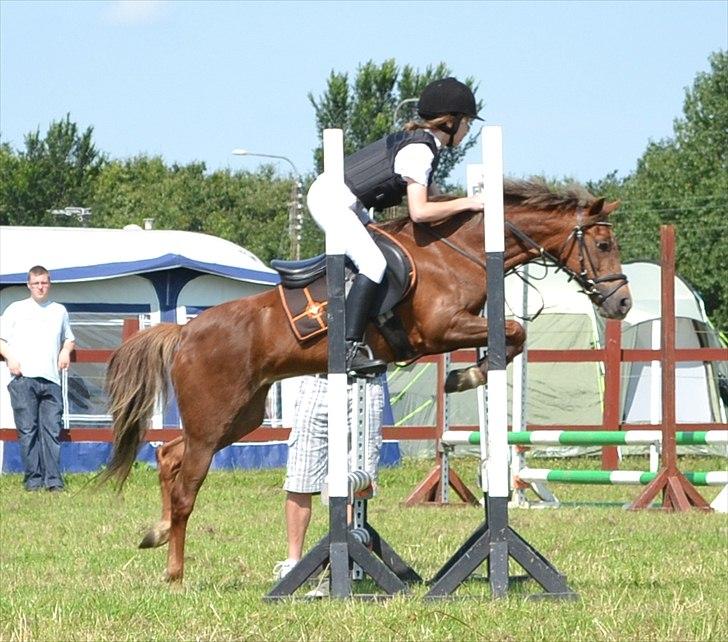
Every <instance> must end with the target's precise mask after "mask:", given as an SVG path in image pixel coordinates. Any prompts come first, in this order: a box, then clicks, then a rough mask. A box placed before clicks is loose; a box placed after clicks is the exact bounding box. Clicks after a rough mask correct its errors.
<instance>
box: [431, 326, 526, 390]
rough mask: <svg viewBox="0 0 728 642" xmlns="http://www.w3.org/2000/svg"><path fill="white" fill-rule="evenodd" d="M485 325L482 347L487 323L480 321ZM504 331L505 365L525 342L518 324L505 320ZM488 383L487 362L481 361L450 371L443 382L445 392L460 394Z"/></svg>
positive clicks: (523, 333) (524, 333)
mask: <svg viewBox="0 0 728 642" xmlns="http://www.w3.org/2000/svg"><path fill="white" fill-rule="evenodd" d="M482 321H483V322H484V324H485V340H484V342H483V345H485V344H487V336H488V322H487V320H485V319H482ZM505 330H506V363H510V362H511V361H513V359H514V358H515V357H516V356H518V355H519V354H520V353H521V352H522V351H523V344H524V343H525V341H526V331H525V329H524V327H523V326H522V325H521V324H520V323H519V322H518V321H513V320H507V321H506V324H505ZM487 381H488V360H487V359H481V360H480V361H479V362H478V364H477V365H474V366H470V367H468V368H462V369H460V370H452V371H450V373H449V374H448V375H447V379H446V380H445V392H447V393H450V392H462V391H463V390H471V389H473V388H477V387H478V386H482V385H484V384H485V383H486V382H487Z"/></svg>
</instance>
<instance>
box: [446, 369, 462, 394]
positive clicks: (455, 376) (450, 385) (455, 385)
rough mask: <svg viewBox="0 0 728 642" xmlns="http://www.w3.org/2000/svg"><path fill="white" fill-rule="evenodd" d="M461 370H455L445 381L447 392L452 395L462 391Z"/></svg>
mask: <svg viewBox="0 0 728 642" xmlns="http://www.w3.org/2000/svg"><path fill="white" fill-rule="evenodd" d="M461 372H462V371H461V370H453V371H452V372H449V373H448V375H447V377H446V379H445V392H446V393H447V394H450V393H451V392H458V391H459V390H460V388H459V386H460V373H461Z"/></svg>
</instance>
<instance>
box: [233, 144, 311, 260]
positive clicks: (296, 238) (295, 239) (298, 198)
mask: <svg viewBox="0 0 728 642" xmlns="http://www.w3.org/2000/svg"><path fill="white" fill-rule="evenodd" d="M233 154H234V155H235V156H259V157H262V158H275V159H277V160H282V161H286V162H287V163H288V164H289V165H290V166H291V169H293V175H294V180H293V193H292V195H291V204H290V207H289V209H288V235H289V238H290V239H291V258H292V259H295V260H298V259H300V258H301V229H302V227H303V182H302V181H301V175H300V174H299V173H298V170H297V169H296V166H295V165H294V164H293V161H292V160H291V159H290V158H288V157H287V156H279V155H278V154H259V153H257V152H249V151H248V150H247V149H234V150H233Z"/></svg>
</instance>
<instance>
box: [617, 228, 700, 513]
mask: <svg viewBox="0 0 728 642" xmlns="http://www.w3.org/2000/svg"><path fill="white" fill-rule="evenodd" d="M660 244H661V248H662V256H661V259H660V267H661V271H660V274H661V292H662V302H661V310H660V313H661V317H662V318H661V321H660V331H661V340H660V342H661V345H660V354H661V361H662V455H661V458H660V469H659V471H658V472H657V476H656V477H655V479H654V480H653V481H652V482H651V483H650V484H648V485H647V487H646V488H645V489H644V490H643V491H642V493H641V494H640V495H639V497H637V499H635V500H634V502H632V505H631V506H630V509H631V510H642V509H645V508H649V507H650V504H651V503H652V501H653V499H654V498H655V497H656V496H657V494H658V493H659V492H660V491H662V508H663V509H665V510H670V511H688V510H690V509H691V508H698V509H700V510H704V511H710V510H712V509H711V508H710V505H709V504H708V502H706V501H705V499H703V497H702V495H701V494H700V493H699V492H698V491H697V490H696V489H695V487H694V486H693V485H692V484H691V483H690V482H689V481H688V480H687V479H686V477H685V475H683V474H682V473H681V472H680V471H679V470H678V467H677V446H676V444H675V431H676V429H677V420H676V414H675V362H676V359H675V228H674V227H673V226H672V225H663V226H662V227H661V228H660Z"/></svg>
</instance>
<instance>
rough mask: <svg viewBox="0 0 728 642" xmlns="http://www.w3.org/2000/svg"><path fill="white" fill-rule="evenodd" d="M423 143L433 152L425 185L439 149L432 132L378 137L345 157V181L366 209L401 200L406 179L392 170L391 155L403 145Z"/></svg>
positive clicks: (376, 208)
mask: <svg viewBox="0 0 728 642" xmlns="http://www.w3.org/2000/svg"><path fill="white" fill-rule="evenodd" d="M413 143H424V144H425V145H427V146H428V147H429V148H430V149H431V150H432V153H433V154H434V158H433V159H432V170H431V171H430V178H429V181H428V186H429V185H430V183H432V179H433V177H434V175H435V169H436V168H437V162H438V160H439V158H438V157H439V150H438V148H437V144H436V143H435V140H434V138H433V137H432V135H431V134H428V133H427V132H425V131H423V130H421V129H417V130H415V131H412V132H397V133H395V134H389V135H388V136H385V137H384V138H380V139H379V140H378V141H375V142H373V143H371V144H369V145H367V146H366V147H363V148H362V149H360V150H359V151H357V152H354V153H353V154H352V155H351V156H347V157H346V158H345V159H344V182H345V183H346V185H347V187H348V188H349V189H350V190H351V191H352V192H353V193H354V195H355V196H356V197H357V198H358V199H359V200H360V201H361V202H362V204H363V205H364V207H366V208H367V209H369V208H371V207H373V208H374V209H375V210H382V209H384V208H385V207H393V206H394V205H399V204H400V203H401V202H402V198H403V197H404V195H405V194H406V193H407V182H406V181H405V180H404V179H403V178H402V177H401V176H400V175H399V174H395V173H394V158H395V156H397V153H398V152H399V150H400V149H402V148H403V147H404V146H405V145H411V144H413Z"/></svg>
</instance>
